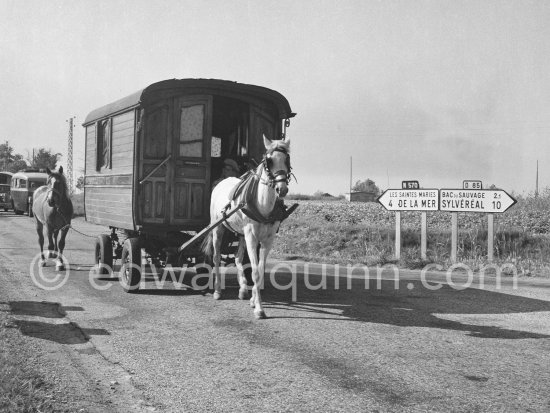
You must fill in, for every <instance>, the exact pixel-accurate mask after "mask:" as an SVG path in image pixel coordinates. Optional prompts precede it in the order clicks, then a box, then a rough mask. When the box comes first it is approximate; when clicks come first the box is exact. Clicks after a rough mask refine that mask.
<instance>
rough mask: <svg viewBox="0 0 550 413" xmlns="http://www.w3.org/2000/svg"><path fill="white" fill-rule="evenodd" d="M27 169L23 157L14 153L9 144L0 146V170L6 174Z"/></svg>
mask: <svg viewBox="0 0 550 413" xmlns="http://www.w3.org/2000/svg"><path fill="white" fill-rule="evenodd" d="M26 167H27V163H26V162H25V160H24V159H23V155H20V154H18V153H14V151H13V147H11V146H9V144H8V143H7V142H6V143H2V144H0V170H2V171H8V172H17V171H19V170H21V169H24V168H26Z"/></svg>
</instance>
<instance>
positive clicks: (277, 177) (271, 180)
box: [223, 148, 296, 234]
mask: <svg viewBox="0 0 550 413" xmlns="http://www.w3.org/2000/svg"><path fill="white" fill-rule="evenodd" d="M273 152H282V153H284V154H285V155H286V159H285V165H286V168H287V170H286V171H285V170H282V169H281V170H278V171H276V172H275V173H273V172H271V166H272V164H273V160H272V159H271V156H272V154H273ZM260 165H262V166H263V168H264V170H265V172H266V174H267V178H268V179H267V180H265V179H263V178H262V176H261V173H258V171H257V170H256V171H252V170H251V171H248V172H247V173H246V174H244V175H243V176H241V178H240V179H241V181H240V182H239V183H238V184H237V185H236V186H235V188H233V190H232V192H231V193H230V194H229V199H231V202H232V201H237V198H239V197H241V196H242V197H243V198H244V200H243V201H244V203H245V204H246V206H245V207H244V208H243V209H242V211H243V213H244V214H245V215H246V216H247V217H248V218H250V219H252V220H254V221H256V222H259V223H261V224H273V223H274V222H276V221H283V220H285V219H286V218H288V216H289V215H290V214H291V213H292V212H293V211H294V209H296V207H293V208H292V207H291V208H290V209H287V207H286V206H285V205H284V202H283V201H282V200H280V199H277V200H276V201H275V205H274V207H273V210H272V211H271V213H270V214H269V216H267V217H265V216H263V215H262V213H261V212H260V211H259V210H258V208H257V207H256V205H255V203H254V202H253V201H254V199H255V197H256V194H257V192H258V185H259V184H260V183H261V184H263V185H267V186H269V187H271V188H275V186H276V184H277V183H278V182H286V183H287V184H288V183H290V179H291V177H292V176H294V174H293V173H292V172H291V170H292V167H291V166H290V155H289V154H288V152H287V151H286V150H285V149H283V148H274V149H270V150H269V151H268V152H266V154H265V155H264V158H263V159H262V162H261V163H260ZM231 202H229V203H228V204H227V205H226V206H225V208H224V210H223V214H224V215H225V212H226V211H227V210H228V209H229V208H230V206H231ZM223 225H224V226H225V227H226V228H227V229H229V230H230V231H231V232H233V233H235V234H238V233H239V232H238V231H236V230H235V229H234V228H233V227H232V226H231V225H230V224H229V223H228V222H227V221H224V223H223Z"/></svg>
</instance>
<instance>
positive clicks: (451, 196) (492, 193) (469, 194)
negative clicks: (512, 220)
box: [439, 189, 516, 213]
mask: <svg viewBox="0 0 550 413" xmlns="http://www.w3.org/2000/svg"><path fill="white" fill-rule="evenodd" d="M439 192H440V201H441V203H440V207H439V210H440V211H447V212H485V213H500V212H504V211H506V210H507V209H508V208H510V207H511V206H512V205H514V204H515V203H516V200H515V199H514V198H512V197H511V196H510V195H509V194H508V193H507V192H506V191H503V190H500V189H494V190H493V189H440V190H439Z"/></svg>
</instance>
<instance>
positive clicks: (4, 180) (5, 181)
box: [0, 171, 13, 212]
mask: <svg viewBox="0 0 550 413" xmlns="http://www.w3.org/2000/svg"><path fill="white" fill-rule="evenodd" d="M12 175H13V174H12V173H11V172H6V171H2V172H0V208H4V211H6V212H8V209H9V208H10V207H11V196H10V185H11V177H12Z"/></svg>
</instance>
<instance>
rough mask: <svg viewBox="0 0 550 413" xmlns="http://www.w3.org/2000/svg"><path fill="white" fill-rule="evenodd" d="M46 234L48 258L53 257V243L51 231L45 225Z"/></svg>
mask: <svg viewBox="0 0 550 413" xmlns="http://www.w3.org/2000/svg"><path fill="white" fill-rule="evenodd" d="M46 234H47V236H48V258H54V257H55V243H54V241H53V230H52V228H51V227H50V226H49V225H48V224H46Z"/></svg>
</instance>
